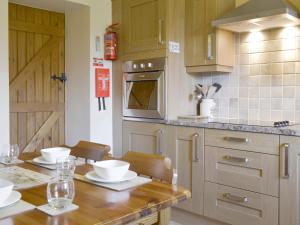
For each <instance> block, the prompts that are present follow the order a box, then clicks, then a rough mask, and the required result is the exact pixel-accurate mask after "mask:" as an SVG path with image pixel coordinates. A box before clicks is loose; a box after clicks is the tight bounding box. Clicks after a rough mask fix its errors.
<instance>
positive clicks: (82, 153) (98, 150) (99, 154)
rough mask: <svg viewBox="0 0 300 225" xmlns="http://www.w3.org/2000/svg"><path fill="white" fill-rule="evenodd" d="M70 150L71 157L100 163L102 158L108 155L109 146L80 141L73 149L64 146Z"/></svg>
mask: <svg viewBox="0 0 300 225" xmlns="http://www.w3.org/2000/svg"><path fill="white" fill-rule="evenodd" d="M65 147H67V148H70V149H71V153H70V154H71V155H73V156H75V157H77V158H84V159H85V160H86V161H87V160H94V161H101V160H103V158H104V157H105V156H106V155H108V154H109V151H110V146H108V145H103V144H98V143H93V142H88V141H80V142H78V144H77V145H75V146H74V147H69V146H65Z"/></svg>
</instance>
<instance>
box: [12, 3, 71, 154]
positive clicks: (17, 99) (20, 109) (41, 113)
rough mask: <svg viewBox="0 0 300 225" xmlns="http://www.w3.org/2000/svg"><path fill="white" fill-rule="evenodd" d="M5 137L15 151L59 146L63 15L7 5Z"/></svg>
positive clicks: (62, 123) (62, 109) (62, 136)
mask: <svg viewBox="0 0 300 225" xmlns="http://www.w3.org/2000/svg"><path fill="white" fill-rule="evenodd" d="M9 42H10V43H9V69H10V77H9V78H10V82H9V83H10V139H11V143H17V144H19V146H20V150H21V152H32V151H39V150H40V149H42V148H47V147H52V146H58V145H61V144H64V143H65V83H64V82H61V81H60V80H59V79H52V78H51V77H52V76H57V77H61V76H62V75H63V74H64V73H65V15H64V14H63V13H58V12H51V11H47V10H41V9H36V8H31V7H27V6H22V5H17V4H13V3H10V4H9Z"/></svg>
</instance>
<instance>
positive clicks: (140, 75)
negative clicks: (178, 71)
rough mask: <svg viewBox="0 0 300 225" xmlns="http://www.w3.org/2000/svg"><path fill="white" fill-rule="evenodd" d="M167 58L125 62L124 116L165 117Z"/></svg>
mask: <svg viewBox="0 0 300 225" xmlns="http://www.w3.org/2000/svg"><path fill="white" fill-rule="evenodd" d="M165 65H166V59H165V58H156V59H148V60H136V61H127V62H125V63H124V64H123V73H124V75H123V116H124V117H136V118H147V119H164V118H165Z"/></svg>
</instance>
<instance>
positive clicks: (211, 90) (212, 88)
mask: <svg viewBox="0 0 300 225" xmlns="http://www.w3.org/2000/svg"><path fill="white" fill-rule="evenodd" d="M216 90H217V88H216V87H215V86H213V85H212V86H209V88H208V93H207V98H212V96H213V95H214V94H215V92H216Z"/></svg>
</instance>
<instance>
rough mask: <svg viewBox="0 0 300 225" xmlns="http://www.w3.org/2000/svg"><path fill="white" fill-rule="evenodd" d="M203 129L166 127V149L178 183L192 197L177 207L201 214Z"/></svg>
mask: <svg viewBox="0 0 300 225" xmlns="http://www.w3.org/2000/svg"><path fill="white" fill-rule="evenodd" d="M203 136H204V130H203V129H196V128H185V127H173V126H169V127H168V150H169V151H170V152H169V154H168V155H169V156H170V158H171V160H172V165H173V167H175V168H176V169H177V174H178V185H179V186H182V187H184V188H186V189H188V190H190V191H191V194H192V198H191V199H189V200H188V201H185V202H182V203H180V204H178V205H177V207H178V208H182V209H185V210H187V211H190V212H193V213H196V214H199V215H202V214H203V193H204V137H203Z"/></svg>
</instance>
